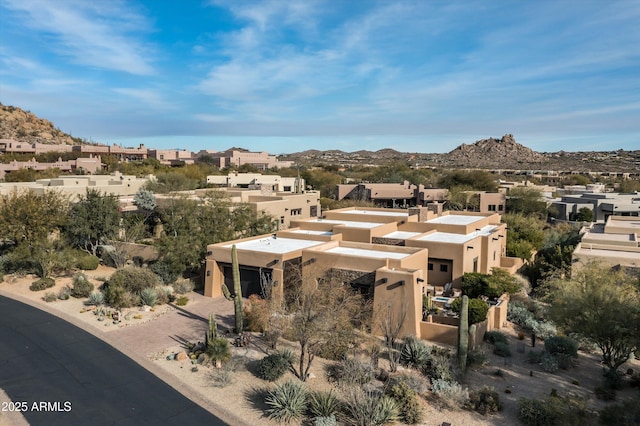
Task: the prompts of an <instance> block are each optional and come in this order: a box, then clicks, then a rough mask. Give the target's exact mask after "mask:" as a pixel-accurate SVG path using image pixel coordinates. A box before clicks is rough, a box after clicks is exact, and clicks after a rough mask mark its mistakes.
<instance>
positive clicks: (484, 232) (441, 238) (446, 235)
mask: <svg viewBox="0 0 640 426" xmlns="http://www.w3.org/2000/svg"><path fill="white" fill-rule="evenodd" d="M496 228H497V226H494V225H487V226H483V227H482V228H481V229H480V230H479V231H473V232H471V233H469V234H454V233H452V232H433V233H431V234H427V235H424V236H422V237H420V238H418V240H420V241H433V242H438V243H453V244H463V243H466V242H467V241H469V240H472V239H474V238H476V237H480V236H483V237H486V236H488V235H491V233H492V232H494V231H495V230H496Z"/></svg>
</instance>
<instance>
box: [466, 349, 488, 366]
mask: <svg viewBox="0 0 640 426" xmlns="http://www.w3.org/2000/svg"><path fill="white" fill-rule="evenodd" d="M488 362H489V358H488V357H487V352H486V351H485V350H484V349H473V350H471V351H469V353H468V354H467V367H473V366H482V365H486V364H487V363H488Z"/></svg>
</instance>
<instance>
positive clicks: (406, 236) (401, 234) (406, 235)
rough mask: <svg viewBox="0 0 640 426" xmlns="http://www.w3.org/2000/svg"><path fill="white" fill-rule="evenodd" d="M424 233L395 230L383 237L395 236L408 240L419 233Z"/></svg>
mask: <svg viewBox="0 0 640 426" xmlns="http://www.w3.org/2000/svg"><path fill="white" fill-rule="evenodd" d="M420 234H424V232H409V231H394V232H391V233H389V234H387V235H383V236H382V238H393V239H396V240H408V239H409V238H412V237H415V236H417V235H420Z"/></svg>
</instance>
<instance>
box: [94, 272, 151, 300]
mask: <svg viewBox="0 0 640 426" xmlns="http://www.w3.org/2000/svg"><path fill="white" fill-rule="evenodd" d="M158 285H160V279H159V278H158V276H157V275H156V274H154V273H153V272H151V271H150V270H148V269H145V268H138V267H135V266H132V267H127V268H122V269H118V270H117V271H116V272H114V273H113V275H111V278H109V281H108V282H107V283H105V285H104V294H105V301H106V302H107V303H108V304H109V305H111V306H113V307H114V308H126V307H131V306H133V305H135V304H137V303H136V302H139V300H137V299H139V298H140V296H141V293H142V290H144V289H145V288H151V289H153V288H155V287H156V286H158ZM127 293H130V295H127Z"/></svg>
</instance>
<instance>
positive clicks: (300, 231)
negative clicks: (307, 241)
mask: <svg viewBox="0 0 640 426" xmlns="http://www.w3.org/2000/svg"><path fill="white" fill-rule="evenodd" d="M291 232H294V233H296V234H306V235H333V232H331V231H315V230H313V229H296V230H295V231H291Z"/></svg>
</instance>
